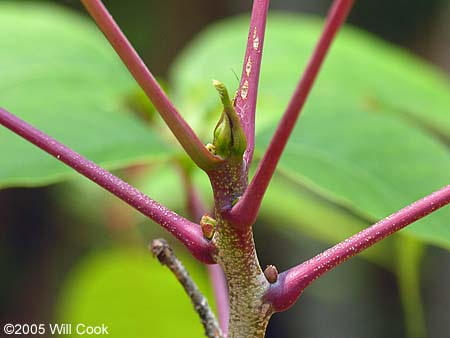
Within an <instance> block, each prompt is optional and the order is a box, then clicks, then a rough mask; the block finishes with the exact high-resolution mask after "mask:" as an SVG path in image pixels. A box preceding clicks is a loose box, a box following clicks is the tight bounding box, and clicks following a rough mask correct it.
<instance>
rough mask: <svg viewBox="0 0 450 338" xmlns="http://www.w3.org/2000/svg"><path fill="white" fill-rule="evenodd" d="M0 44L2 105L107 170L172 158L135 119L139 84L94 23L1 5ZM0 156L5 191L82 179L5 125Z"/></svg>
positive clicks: (39, 7)
mask: <svg viewBox="0 0 450 338" xmlns="http://www.w3.org/2000/svg"><path fill="white" fill-rule="evenodd" d="M0 40H1V41H2V49H1V52H0V78H1V79H2V82H1V84H0V106H2V107H4V108H6V109H8V110H9V111H11V112H12V113H13V114H16V115H18V116H20V117H21V118H23V119H24V120H26V121H27V122H29V123H31V124H32V125H34V126H36V127H37V128H40V129H41V130H43V131H44V132H46V133H48V134H49V135H51V136H52V137H55V138H56V139H57V140H59V141H61V142H63V143H64V144H66V145H68V146H70V147H72V148H73V149H75V150H76V151H78V152H80V153H81V154H83V155H84V156H86V157H88V158H89V159H91V160H93V161H95V162H97V163H99V164H101V165H103V166H106V167H107V168H117V167H121V166H126V165H128V164H130V163H135V162H142V161H150V160H157V159H159V158H161V157H165V156H167V151H168V149H167V147H166V146H165V145H164V144H162V143H161V141H159V137H158V135H157V134H156V133H155V132H153V131H152V130H150V128H149V127H148V126H145V125H143V123H142V122H141V121H140V120H139V119H138V118H137V117H136V116H133V114H131V110H130V109H129V108H128V106H127V98H128V97H129V96H130V95H131V93H134V92H137V85H136V84H135V83H134V81H133V79H132V78H131V76H130V75H129V74H128V72H127V70H126V69H125V67H124V66H123V65H122V64H121V61H120V60H119V59H118V57H117V56H116V55H115V53H114V51H113V50H112V48H111V47H110V46H109V45H108V43H107V41H106V40H105V39H104V38H103V36H102V35H101V33H100V32H99V30H98V29H97V28H96V27H95V26H94V24H92V23H91V22H89V21H88V20H87V19H85V18H82V17H81V16H79V15H77V14H74V13H72V12H70V11H67V10H64V9H62V8H61V7H58V6H54V5H50V4H32V3H17V2H2V3H0ZM0 154H1V157H0V187H6V186H16V185H22V186H23V185H26V186H35V185H42V184H47V183H51V182H55V181H58V180H61V179H63V178H66V177H69V176H70V175H74V174H75V173H74V171H73V170H72V169H70V168H68V167H66V166H65V165H63V164H61V163H59V162H58V161H56V160H55V159H53V158H51V157H50V156H49V155H46V154H45V153H43V152H42V151H41V150H39V149H37V148H36V147H34V146H32V145H30V144H28V143H27V142H26V141H23V140H22V139H20V138H19V137H18V136H16V135H14V134H12V133H11V132H10V131H8V130H6V129H4V128H3V127H2V128H0Z"/></svg>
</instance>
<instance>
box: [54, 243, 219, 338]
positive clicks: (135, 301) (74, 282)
mask: <svg viewBox="0 0 450 338" xmlns="http://www.w3.org/2000/svg"><path fill="white" fill-rule="evenodd" d="M179 258H180V259H181V260H182V261H183V263H184V264H185V265H186V267H187V269H188V271H189V273H190V274H191V276H192V277H193V279H194V280H195V282H196V283H197V285H198V286H199V288H200V289H201V290H202V291H203V292H206V296H207V297H208V299H211V298H210V295H211V290H210V288H209V284H208V281H207V277H206V274H205V271H204V270H203V269H200V265H199V264H196V263H194V262H193V261H192V259H191V258H188V257H185V256H183V255H179ZM57 313H58V318H57V320H58V321H60V322H63V323H72V324H73V325H72V326H73V331H74V330H75V324H77V323H84V324H89V325H101V324H105V325H107V326H108V327H109V337H118V338H123V337H129V338H138V337H142V336H143V333H145V332H146V336H148V337H154V338H191V337H192V338H194V337H201V336H202V335H203V327H202V325H201V323H200V319H199V318H198V315H197V314H196V313H195V311H194V307H193V305H192V304H191V302H190V299H189V297H188V296H187V295H186V294H185V292H184V290H183V288H182V286H181V285H180V284H179V283H178V281H177V280H176V278H175V276H173V275H172V273H171V272H170V271H169V269H167V268H166V267H163V266H161V265H160V263H159V262H158V260H157V259H153V258H152V257H151V254H150V253H149V252H146V251H144V250H142V251H138V250H135V249H114V250H110V251H105V252H101V253H94V254H91V255H89V256H87V257H85V258H84V259H83V260H82V261H81V262H80V263H79V264H78V265H77V266H76V267H75V268H74V269H73V270H72V271H71V272H70V273H69V275H68V277H67V280H66V282H65V285H64V286H63V289H62V292H61V294H60V306H59V309H58V311H57ZM73 336H74V337H75V336H77V334H76V333H75V332H73Z"/></svg>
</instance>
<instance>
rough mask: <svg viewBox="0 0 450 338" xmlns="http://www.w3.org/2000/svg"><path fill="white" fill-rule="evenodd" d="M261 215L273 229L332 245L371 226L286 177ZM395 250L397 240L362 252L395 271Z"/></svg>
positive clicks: (273, 186)
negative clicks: (393, 256) (393, 257)
mask: <svg viewBox="0 0 450 338" xmlns="http://www.w3.org/2000/svg"><path fill="white" fill-rule="evenodd" d="M260 216H261V217H263V218H264V219H265V220H268V221H270V223H271V224H273V228H272V229H273V230H278V231H280V230H283V231H284V232H287V233H290V234H292V233H294V234H295V233H296V232H298V231H301V232H302V233H303V234H304V235H307V236H308V237H311V238H314V239H317V240H320V241H324V242H326V243H330V244H336V243H338V242H340V241H343V240H344V239H346V238H348V237H350V236H352V235H354V234H355V233H357V232H359V231H361V230H363V229H364V228H367V227H368V226H369V225H370V223H369V222H368V221H367V220H364V219H361V218H359V217H357V216H355V215H353V214H352V213H350V212H348V211H347V210H345V209H343V208H341V207H339V206H337V205H335V204H332V203H331V202H329V201H327V200H325V199H324V198H322V197H321V196H320V195H317V194H315V193H313V192H311V191H309V190H308V189H306V188H305V187H302V186H301V185H299V184H297V183H295V182H292V181H291V180H290V179H287V178H285V177H282V175H279V176H278V177H275V178H274V181H273V182H272V183H271V185H270V187H269V190H268V191H267V195H266V196H265V198H264V201H263V205H262V208H261V214H260ZM394 237H395V236H394ZM395 249H396V247H395V246H394V240H392V239H387V240H384V241H383V242H381V243H379V244H377V245H375V246H373V247H371V248H370V249H368V250H365V251H364V252H362V253H361V258H365V259H367V260H369V261H371V262H373V263H376V264H378V265H380V266H382V267H385V268H387V269H388V270H391V271H394V269H395V265H394V262H393V261H392V255H393V254H394V253H395Z"/></svg>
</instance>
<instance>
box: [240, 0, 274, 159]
mask: <svg viewBox="0 0 450 338" xmlns="http://www.w3.org/2000/svg"><path fill="white" fill-rule="evenodd" d="M268 10H269V0H255V1H254V2H253V9H252V16H251V19H250V29H249V32H248V39H247V48H246V51H245V59H244V66H243V68H242V77H241V83H240V85H239V90H238V93H237V96H236V101H235V108H236V112H237V113H238V115H239V117H240V118H241V123H242V126H243V129H244V132H245V136H246V137H247V150H246V152H245V154H244V161H245V162H246V163H247V164H249V163H251V161H252V157H253V151H254V148H255V111H256V99H257V96H258V83H259V73H260V70H261V59H262V55H263V54H262V52H263V45H264V35H265V31H266V21H267V12H268Z"/></svg>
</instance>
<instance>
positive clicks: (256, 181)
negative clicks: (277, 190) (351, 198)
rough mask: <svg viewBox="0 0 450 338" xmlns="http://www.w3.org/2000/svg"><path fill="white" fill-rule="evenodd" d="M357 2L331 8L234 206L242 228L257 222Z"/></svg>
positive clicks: (338, 0) (339, 1) (344, 0)
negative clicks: (310, 97)
mask: <svg viewBox="0 0 450 338" xmlns="http://www.w3.org/2000/svg"><path fill="white" fill-rule="evenodd" d="M353 3H354V0H335V1H334V3H333V6H332V7H331V9H330V11H329V13H328V16H327V19H326V23H325V28H324V30H323V32H322V35H321V37H320V39H319V42H318V44H317V46H316V48H315V50H314V53H313V55H312V57H311V59H310V61H309V63H308V66H307V67H306V70H305V72H304V74H303V76H302V78H301V80H300V82H299V83H298V85H297V88H296V89H295V92H294V95H293V96H292V98H291V101H290V102H289V105H288V107H287V109H286V111H285V113H284V115H283V117H282V119H281V121H280V123H279V125H278V127H277V129H276V131H275V134H274V136H273V138H272V140H271V142H270V144H269V147H268V149H267V150H266V152H265V154H264V156H263V158H262V160H261V162H260V163H259V165H258V169H257V170H256V173H255V176H254V177H253V179H252V181H251V182H250V184H249V186H248V188H247V189H246V191H245V193H244V195H243V196H242V197H241V199H240V200H239V202H238V203H237V204H236V205H235V206H234V208H233V210H232V211H231V213H230V214H229V215H228V216H227V218H228V219H229V220H230V221H231V222H233V223H235V224H241V225H242V226H248V225H249V224H253V223H254V222H255V219H256V216H257V214H258V211H259V208H260V206H261V202H262V199H263V197H264V194H265V192H266V190H267V187H268V186H269V183H270V180H271V178H272V176H273V174H274V172H275V169H276V166H277V164H278V161H279V159H280V157H281V154H282V153H283V150H284V148H285V146H286V144H287V142H288V140H289V137H290V135H291V132H292V130H293V129H294V126H295V122H296V121H297V118H298V116H299V115H300V112H301V109H302V108H303V105H304V103H305V101H306V98H307V97H308V94H309V92H310V90H311V88H312V85H313V84H314V80H315V79H316V77H317V74H318V73H319V70H320V67H321V65H322V63H323V61H324V59H325V56H326V54H327V52H328V50H329V48H330V45H331V43H332V42H333V39H334V38H335V36H336V33H337V32H338V30H339V28H340V27H341V26H342V24H343V23H344V21H345V19H346V17H347V15H348V13H349V12H350V9H351V8H352V5H353Z"/></svg>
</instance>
